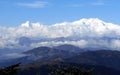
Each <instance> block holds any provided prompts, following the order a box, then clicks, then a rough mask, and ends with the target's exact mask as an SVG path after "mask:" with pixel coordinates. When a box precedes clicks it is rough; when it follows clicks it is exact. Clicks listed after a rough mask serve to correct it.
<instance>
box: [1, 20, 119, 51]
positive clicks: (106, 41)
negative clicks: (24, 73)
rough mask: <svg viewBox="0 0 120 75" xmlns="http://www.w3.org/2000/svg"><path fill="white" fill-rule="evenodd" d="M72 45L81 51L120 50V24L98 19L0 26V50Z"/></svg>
mask: <svg viewBox="0 0 120 75" xmlns="http://www.w3.org/2000/svg"><path fill="white" fill-rule="evenodd" d="M62 44H71V45H75V46H79V47H80V48H96V49H112V50H120V25H116V24H112V23H107V22H104V21H102V20H100V19H98V18H89V19H86V18H83V19H80V20H77V21H73V22H63V23H56V24H53V25H43V24H40V23H30V22H29V21H27V22H25V23H23V24H21V25H20V26H17V27H0V49H4V48H9V49H21V51H22V50H23V51H24V50H28V49H32V48H35V47H40V46H57V45H62Z"/></svg>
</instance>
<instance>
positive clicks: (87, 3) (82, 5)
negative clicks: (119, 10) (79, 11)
mask: <svg viewBox="0 0 120 75" xmlns="http://www.w3.org/2000/svg"><path fill="white" fill-rule="evenodd" d="M103 5H105V3H104V2H103V1H96V2H86V3H75V4H71V5H70V6H72V7H86V6H103Z"/></svg>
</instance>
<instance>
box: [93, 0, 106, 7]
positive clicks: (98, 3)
mask: <svg viewBox="0 0 120 75" xmlns="http://www.w3.org/2000/svg"><path fill="white" fill-rule="evenodd" d="M91 5H93V6H103V5H105V3H104V2H100V1H99V2H93V3H91Z"/></svg>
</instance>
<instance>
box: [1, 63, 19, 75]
mask: <svg viewBox="0 0 120 75" xmlns="http://www.w3.org/2000/svg"><path fill="white" fill-rule="evenodd" d="M19 66H20V63H17V64H14V65H11V66H8V67H5V68H1V69H0V75H14V74H16V73H17V71H18V67H19Z"/></svg>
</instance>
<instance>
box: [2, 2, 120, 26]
mask: <svg viewBox="0 0 120 75" xmlns="http://www.w3.org/2000/svg"><path fill="white" fill-rule="evenodd" d="M81 18H99V19H101V20H104V21H106V22H112V23H115V24H120V0H0V26H18V25H20V24H21V23H23V22H25V21H31V22H40V23H42V24H47V25H48V24H54V23H59V22H64V21H74V20H79V19H81Z"/></svg>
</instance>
